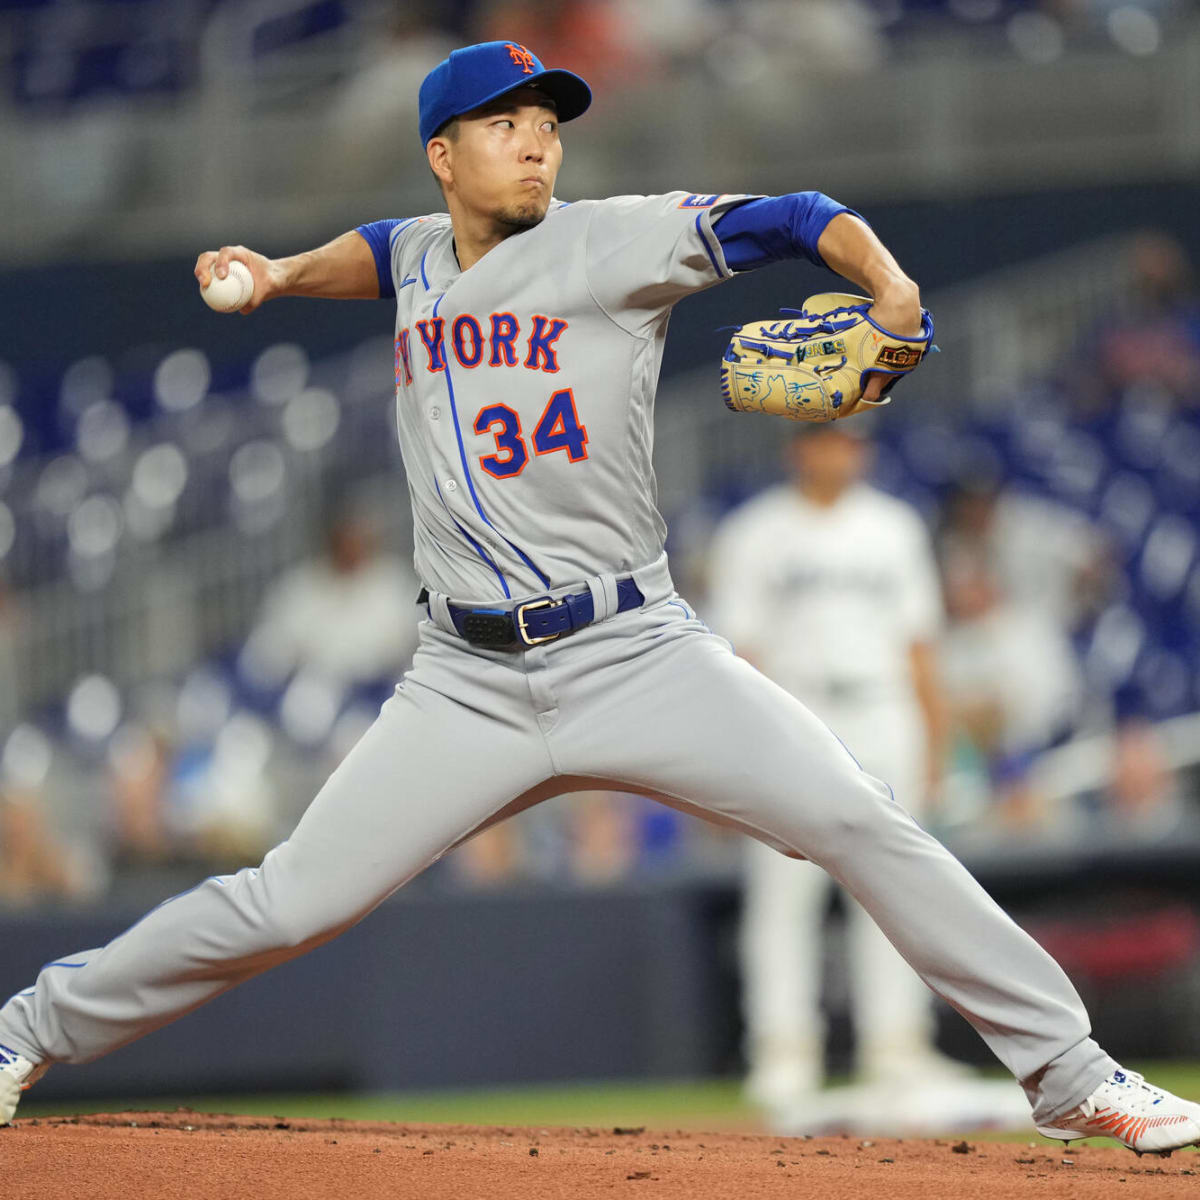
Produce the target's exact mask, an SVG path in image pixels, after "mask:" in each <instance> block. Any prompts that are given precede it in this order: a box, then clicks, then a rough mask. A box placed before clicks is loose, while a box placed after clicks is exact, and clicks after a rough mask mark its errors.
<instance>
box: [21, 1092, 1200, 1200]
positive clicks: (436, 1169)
mask: <svg viewBox="0 0 1200 1200" xmlns="http://www.w3.org/2000/svg"><path fill="white" fill-rule="evenodd" d="M1118 1185H1123V1186H1120V1195H1121V1196H1122V1197H1136V1196H1140V1195H1146V1196H1150V1195H1151V1194H1152V1195H1153V1196H1154V1197H1156V1200H1166V1198H1173V1197H1177V1196H1180V1197H1182V1196H1188V1197H1191V1198H1193V1200H1195V1198H1196V1197H1198V1196H1200V1156H1198V1155H1196V1154H1192V1153H1179V1154H1176V1155H1175V1156H1174V1157H1173V1158H1170V1159H1159V1158H1149V1157H1146V1158H1141V1159H1139V1158H1137V1157H1135V1156H1134V1155H1133V1154H1131V1153H1130V1152H1129V1151H1127V1150H1122V1149H1119V1148H1109V1147H1107V1146H1104V1147H1102V1146H1099V1145H1096V1146H1084V1147H1082V1148H1079V1149H1075V1150H1072V1151H1065V1150H1063V1149H1061V1148H1056V1147H1053V1146H1044V1145H1038V1146H1036V1147H1031V1146H1030V1145H1029V1144H1028V1143H1017V1144H1007V1143H997V1142H979V1143H968V1142H952V1141H936V1140H934V1141H919V1140H903V1141H898V1140H895V1139H886V1138H878V1139H860V1138H814V1139H806V1138H773V1137H761V1136H750V1135H742V1134H730V1133H721V1134H716V1133H714V1134H705V1133H696V1132H694V1131H686V1132H685V1131H674V1132H668V1131H662V1130H659V1131H650V1130H645V1129H620V1128H618V1129H612V1128H608V1129H544V1128H529V1129H525V1128H484V1127H478V1126H467V1125H388V1124H364V1123H362V1122H355V1121H337V1120H334V1121H309V1120H293V1119H291V1118H284V1117H279V1118H264V1117H240V1116H226V1115H219V1114H212V1113H198V1112H194V1111H192V1110H190V1109H180V1110H178V1111H176V1112H173V1113H146V1112H126V1113H112V1114H101V1115H95V1116H86V1117H57V1118H43V1119H41V1120H37V1119H33V1120H23V1121H18V1122H17V1123H16V1125H14V1126H12V1127H11V1128H5V1129H0V1196H14V1197H16V1196H20V1197H21V1200H43V1198H44V1200H66V1198H72V1200H73V1198H75V1197H80V1198H83V1200H176V1198H178V1200H209V1198H211V1200H316V1198H317V1197H319V1198H320V1200H340V1198H341V1197H354V1198H355V1200H384V1198H385V1197H386V1200H418V1198H419V1200H443V1198H444V1200H485V1198H486V1200H497V1198H508V1197H520V1200H549V1198H551V1197H554V1198H560V1197H561V1198H563V1200H566V1198H568V1197H569V1198H570V1200H592V1198H593V1197H612V1196H618V1197H619V1196H622V1195H626V1196H630V1197H634V1198H640V1197H650V1196H653V1197H658V1198H662V1197H672V1198H675V1197H677V1198H680V1200H682V1198H684V1197H686V1198H688V1200H692V1198H693V1197H702V1198H704V1200H725V1198H728V1200H745V1198H746V1197H753V1198H755V1200H757V1198H758V1197H788V1200H795V1198H796V1197H798V1196H811V1195H817V1196H820V1197H821V1200H843V1198H848V1197H861V1196H866V1195H875V1194H878V1195H886V1196H888V1197H891V1198H894V1200H910V1198H911V1200H931V1198H933V1197H942V1196H947V1197H949V1196H954V1197H961V1196H971V1197H983V1198H986V1200H993V1198H994V1200H1001V1198H1006V1197H1011V1198H1012V1200H1029V1197H1031V1196H1032V1197H1037V1196H1046V1197H1051V1196H1053V1197H1061V1196H1064V1195H1070V1196H1071V1197H1072V1200H1091V1198H1093V1197H1094V1198H1095V1200H1100V1198H1101V1197H1104V1198H1108V1197H1111V1196H1113V1195H1114V1194H1116V1191H1117V1187H1118Z"/></svg>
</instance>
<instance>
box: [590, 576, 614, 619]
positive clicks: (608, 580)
mask: <svg viewBox="0 0 1200 1200" xmlns="http://www.w3.org/2000/svg"><path fill="white" fill-rule="evenodd" d="M596 581H597V582H598V583H599V584H600V587H601V588H602V589H603V590H604V617H599V616H597V620H603V619H604V618H606V617H611V616H612V615H613V614H614V613H615V612H616V611H617V604H618V602H619V601H618V599H617V577H616V576H615V575H611V574H608V575H598V576H596Z"/></svg>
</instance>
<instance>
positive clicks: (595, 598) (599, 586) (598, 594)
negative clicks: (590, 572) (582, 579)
mask: <svg viewBox="0 0 1200 1200" xmlns="http://www.w3.org/2000/svg"><path fill="white" fill-rule="evenodd" d="M587 588H588V591H589V592H591V594H592V613H593V616H592V620H593V621H603V620H604V618H605V617H607V616H608V613H607V612H605V605H606V603H607V602H606V601H605V599H604V584H603V583H602V582H601V580H600V579H599V578H598V577H597V576H592V578H590V579H589V580H587Z"/></svg>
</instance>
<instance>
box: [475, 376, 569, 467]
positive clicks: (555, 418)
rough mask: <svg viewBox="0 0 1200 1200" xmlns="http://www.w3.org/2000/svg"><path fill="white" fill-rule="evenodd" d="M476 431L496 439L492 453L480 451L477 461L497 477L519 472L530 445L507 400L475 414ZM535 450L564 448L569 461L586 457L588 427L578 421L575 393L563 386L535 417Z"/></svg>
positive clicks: (536, 452)
mask: <svg viewBox="0 0 1200 1200" xmlns="http://www.w3.org/2000/svg"><path fill="white" fill-rule="evenodd" d="M475 432H476V433H489V432H490V433H491V434H492V435H493V436H494V437H495V439H496V453H495V454H481V455H480V456H479V465H480V466H481V467H482V468H483V469H484V470H485V471H486V472H487V473H488V474H489V475H494V476H495V477H496V478H497V479H511V478H512V477H513V476H514V475H520V473H521V472H522V471H523V470H525V464H526V463H528V462H529V449H528V447H527V446H526V445H525V438H524V437H523V436H522V434H521V418H520V417H519V416H517V414H516V413H515V412H514V411H513V410H512V409H511V408H509V407H508V405H507V404H488V405H485V406H484V407H483V408H481V409H480V410H479V413H478V415H477V416H476V417H475ZM531 441H532V442H533V452H534V454H553V453H554V452H555V451H556V450H565V451H566V454H567V458H568V459H570V461H571V462H581V461H582V460H583V459H585V458H587V456H588V454H587V442H588V436H587V430H586V429H585V428H584V427H583V426H582V425H581V424H580V423H579V414H578V413H577V412H576V411H575V396H574V394H573V393H572V391H571V389H570V388H563V389H562V390H561V391H558V392H555V393H554V395H553V396H551V397H550V402H549V403H548V404H547V405H546V409H545V411H544V412H543V413H542V415H541V417H539V418H538V423H537V425H536V426H535V428H534V431H533V437H532V439H531Z"/></svg>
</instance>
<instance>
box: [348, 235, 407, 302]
mask: <svg viewBox="0 0 1200 1200" xmlns="http://www.w3.org/2000/svg"><path fill="white" fill-rule="evenodd" d="M398 224H400V222H399V221H394V220H384V221H369V222H367V223H366V224H365V225H359V226H358V227H357V228H356V230H355V232H356V233H358V234H360V235H361V236H362V237H363V239H364V240H365V241H366V243H367V245H368V246H370V247H371V254H372V256H373V257H374V259H375V273H376V274H377V275H378V276H379V298H380V299H381V300H389V299H394V298H395V295H396V281H395V280H394V279H393V278H392V250H391V234H392V230H393V229H395V227H396V226H397V225H398Z"/></svg>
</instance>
